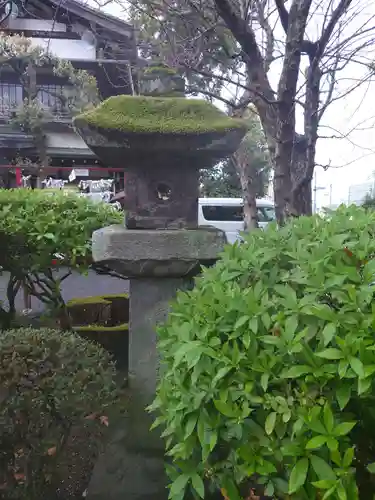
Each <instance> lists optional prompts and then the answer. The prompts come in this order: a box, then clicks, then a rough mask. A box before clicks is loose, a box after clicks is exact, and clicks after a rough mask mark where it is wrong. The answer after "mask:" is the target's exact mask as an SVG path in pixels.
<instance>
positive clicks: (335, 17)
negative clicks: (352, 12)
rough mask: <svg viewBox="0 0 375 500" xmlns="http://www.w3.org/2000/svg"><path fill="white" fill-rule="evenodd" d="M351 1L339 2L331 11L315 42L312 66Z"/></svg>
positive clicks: (318, 58)
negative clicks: (315, 47)
mask: <svg viewBox="0 0 375 500" xmlns="http://www.w3.org/2000/svg"><path fill="white" fill-rule="evenodd" d="M351 3H352V0H341V2H340V3H339V4H338V6H337V7H336V9H335V10H334V11H333V13H332V15H331V18H330V20H329V22H328V24H327V27H326V29H325V30H324V31H323V33H322V36H321V37H320V39H319V40H318V42H317V50H316V54H315V57H314V64H315V65H317V64H318V63H319V61H320V59H321V57H322V55H323V53H324V51H325V49H326V47H327V44H328V42H329V40H330V39H331V36H332V33H333V30H334V29H335V26H336V25H337V23H338V22H339V20H340V17H341V16H342V15H343V14H344V12H345V11H346V10H347V9H348V8H349V6H350V4H351Z"/></svg>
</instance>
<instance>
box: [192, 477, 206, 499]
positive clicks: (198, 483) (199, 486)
mask: <svg viewBox="0 0 375 500" xmlns="http://www.w3.org/2000/svg"><path fill="white" fill-rule="evenodd" d="M191 484H192V486H193V488H194V489H195V491H196V492H197V494H198V495H199V497H200V498H204V483H203V480H202V478H201V477H200V476H199V475H198V474H194V476H192V478H191Z"/></svg>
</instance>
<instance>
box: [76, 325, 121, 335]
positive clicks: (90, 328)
mask: <svg viewBox="0 0 375 500" xmlns="http://www.w3.org/2000/svg"><path fill="white" fill-rule="evenodd" d="M73 330H74V331H76V332H78V333H85V332H93V333H111V332H121V331H123V330H129V325H128V323H123V324H122V325H116V326H102V325H87V326H86V325H85V326H75V327H73Z"/></svg>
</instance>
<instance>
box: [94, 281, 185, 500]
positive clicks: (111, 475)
mask: <svg viewBox="0 0 375 500" xmlns="http://www.w3.org/2000/svg"><path fill="white" fill-rule="evenodd" d="M191 287H192V282H191V280H189V279H186V280H185V279H183V278H174V279H173V278H172V279H162V280H160V279H137V280H131V281H130V346H129V347H130V359H129V363H130V367H129V368H130V387H129V405H128V412H127V415H126V417H125V419H124V420H123V421H122V422H121V423H120V424H119V425H118V428H117V429H116V431H115V432H114V434H113V437H112V440H111V443H110V444H109V445H108V447H107V449H106V451H105V453H104V454H103V455H102V456H101V457H100V459H99V461H98V462H97V464H96V467H95V470H94V474H93V477H92V480H91V483H90V486H89V489H88V499H89V500H124V499H129V500H167V498H168V491H167V489H166V484H167V479H166V477H165V472H164V449H163V442H162V440H161V439H160V437H159V435H158V432H157V431H150V427H151V424H152V421H153V418H152V417H151V416H150V415H149V414H148V413H147V412H146V411H145V408H146V406H148V405H149V404H150V403H151V402H152V401H153V399H154V395H155V389H156V385H157V380H158V374H159V359H158V356H157V351H156V340H157V334H156V330H155V327H156V325H158V324H159V323H162V322H163V321H164V320H165V319H166V317H167V315H168V310H169V303H170V301H171V299H173V298H174V296H175V294H176V291H177V290H178V289H187V288H188V289H189V288H191Z"/></svg>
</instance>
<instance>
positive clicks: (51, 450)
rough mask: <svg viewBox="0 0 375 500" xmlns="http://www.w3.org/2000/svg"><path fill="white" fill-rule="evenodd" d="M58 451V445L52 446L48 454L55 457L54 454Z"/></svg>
mask: <svg viewBox="0 0 375 500" xmlns="http://www.w3.org/2000/svg"><path fill="white" fill-rule="evenodd" d="M56 451H57V448H56V446H52V448H48V450H47V455H48V456H50V457H53V456H54V455H56Z"/></svg>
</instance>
